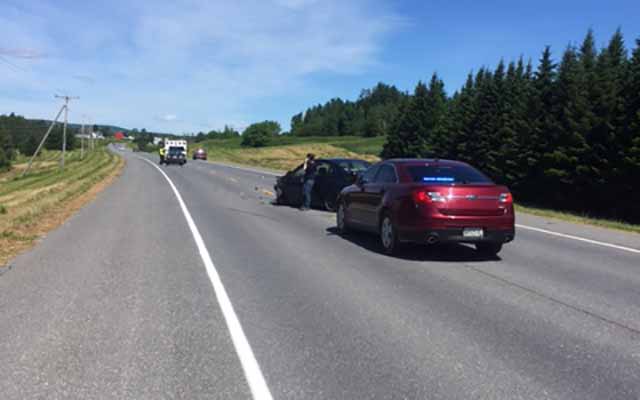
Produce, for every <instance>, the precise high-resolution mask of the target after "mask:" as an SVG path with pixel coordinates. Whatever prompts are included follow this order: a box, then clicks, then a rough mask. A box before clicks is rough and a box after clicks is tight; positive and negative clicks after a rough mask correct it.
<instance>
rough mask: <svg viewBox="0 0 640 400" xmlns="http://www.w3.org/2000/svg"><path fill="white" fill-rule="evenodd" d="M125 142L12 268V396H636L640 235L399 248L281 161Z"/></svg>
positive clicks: (2, 301) (6, 335) (568, 235)
mask: <svg viewBox="0 0 640 400" xmlns="http://www.w3.org/2000/svg"><path fill="white" fill-rule="evenodd" d="M123 154H124V157H126V159H127V166H126V168H125V171H124V173H123V175H122V176H121V177H120V178H119V179H118V180H117V181H116V182H115V183H114V184H113V185H112V186H111V187H109V188H108V189H107V190H105V191H104V192H103V193H102V194H101V195H100V196H99V197H98V198H97V199H96V200H95V201H94V202H92V203H91V204H89V205H88V206H86V207H85V208H83V209H82V210H81V211H80V212H79V213H77V214H76V215H75V216H74V217H72V218H71V219H70V220H69V221H68V222H67V223H65V224H64V225H63V226H62V227H60V228H59V229H57V230H55V231H53V232H52V233H50V234H49V235H48V236H47V237H46V238H45V239H44V240H42V242H41V243H39V244H38V245H37V246H36V247H35V248H34V249H33V250H31V251H29V252H27V253H25V254H22V255H20V256H18V257H17V258H16V259H15V260H13V261H12V262H11V263H10V268H3V269H2V270H1V271H2V275H0V365H1V366H2V373H1V374H0V398H2V399H69V398H73V399H165V398H166V399H205V398H206V399H212V398H216V399H218V398H219V399H245V398H246V399H251V398H256V399H257V398H261V399H269V398H275V399H576V400H585V399H597V400H604V399H640V238H639V235H636V234H626V233H620V232H612V231H609V230H606V229H600V228H593V227H585V226H579V225H574V224H569V223H561V222H553V221H549V220H545V219H542V218H537V217H532V216H525V215H518V224H519V228H518V230H517V238H516V240H515V241H514V242H513V243H511V244H509V245H506V246H505V248H504V249H503V251H502V252H501V253H500V257H499V258H495V259H483V258H481V257H479V256H478V255H477V254H476V252H475V251H474V250H473V249H472V248H471V247H467V246H464V245H457V246H448V247H444V248H442V247H441V248H435V249H429V248H426V247H420V246H418V247H415V246H414V247H408V248H406V249H404V251H403V253H402V255H401V256H399V257H390V256H386V255H384V254H382V253H380V252H379V250H378V244H377V239H376V238H375V237H371V236H367V235H358V234H352V235H349V236H346V237H342V236H340V235H338V234H337V233H336V230H335V228H334V227H335V216H334V215H333V214H331V213H327V212H323V211H317V210H314V211H309V212H301V211H299V210H297V209H294V208H290V207H285V206H275V205H272V203H271V201H272V200H273V194H272V190H273V189H272V187H273V183H274V180H275V178H274V176H273V175H272V174H270V173H268V172H261V171H260V170H255V169H252V170H250V169H239V168H236V167H230V166H224V165H217V164H211V163H205V162H191V161H189V162H188V163H187V165H185V166H184V167H178V166H163V167H160V170H161V171H162V172H164V174H163V173H162V172H161V171H160V170H159V169H158V168H157V167H156V166H154V164H157V163H156V159H155V158H154V157H151V156H146V158H147V159H148V160H152V162H149V161H147V160H144V159H142V156H140V155H138V154H134V153H131V152H124V153H123ZM634 250H635V251H634Z"/></svg>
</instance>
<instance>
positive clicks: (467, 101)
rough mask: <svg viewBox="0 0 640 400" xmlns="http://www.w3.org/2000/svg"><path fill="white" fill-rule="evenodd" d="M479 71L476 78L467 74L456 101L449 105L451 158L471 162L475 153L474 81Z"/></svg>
mask: <svg viewBox="0 0 640 400" xmlns="http://www.w3.org/2000/svg"><path fill="white" fill-rule="evenodd" d="M483 74H484V71H482V70H481V71H480V72H479V73H478V75H476V78H474V76H473V74H469V75H468V76H467V81H466V83H465V85H464V87H463V88H462V90H461V91H460V94H459V95H458V97H457V99H456V102H455V103H454V104H453V105H452V107H451V116H450V118H449V120H450V121H451V125H450V126H451V128H450V129H451V132H452V134H451V139H452V140H451V142H452V143H451V158H454V159H458V160H463V161H469V162H471V161H472V160H473V158H474V156H475V154H476V153H477V150H476V148H475V144H476V141H475V137H474V136H475V131H474V130H475V123H476V120H477V114H478V107H477V101H476V81H477V80H478V77H480V76H482V75H483Z"/></svg>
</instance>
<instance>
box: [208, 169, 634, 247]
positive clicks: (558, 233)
mask: <svg viewBox="0 0 640 400" xmlns="http://www.w3.org/2000/svg"><path fill="white" fill-rule="evenodd" d="M211 164H214V165H217V166H220V167H226V168H232V169H237V170H241V171H247V172H253V173H257V174H262V175H271V176H279V175H278V174H275V173H272V172H266V171H260V170H257V169H253V168H246V167H239V166H235V165H227V164H219V163H211ZM516 227H518V228H521V229H528V230H531V231H536V232H540V233H545V234H547V235H552V236H557V237H562V238H565V239H572V240H577V241H580V242H584V243H590V244H594V245H596V246H603V247H609V248H612V249H617V250H622V251H628V252H630V253H635V254H640V249H634V248H631V247H625V246H619V245H617V244H613V243H607V242H600V241H597V240H592V239H587V238H583V237H579V236H573V235H567V234H564V233H560V232H554V231H549V230H546V229H540V228H535V227H533V226H528V225H520V224H516Z"/></svg>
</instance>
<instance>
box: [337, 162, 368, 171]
mask: <svg viewBox="0 0 640 400" xmlns="http://www.w3.org/2000/svg"><path fill="white" fill-rule="evenodd" d="M338 165H339V166H340V168H342V170H343V171H345V172H346V173H348V174H357V173H359V172H362V171H365V170H366V169H367V168H369V165H371V164H369V163H368V162H366V161H355V160H348V161H346V160H345V161H340V162H339V163H338Z"/></svg>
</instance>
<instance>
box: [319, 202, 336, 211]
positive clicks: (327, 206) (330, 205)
mask: <svg viewBox="0 0 640 400" xmlns="http://www.w3.org/2000/svg"><path fill="white" fill-rule="evenodd" d="M322 205H323V206H324V209H325V210H326V211H329V212H335V211H336V201H335V200H333V201H331V200H328V199H323V200H322Z"/></svg>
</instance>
